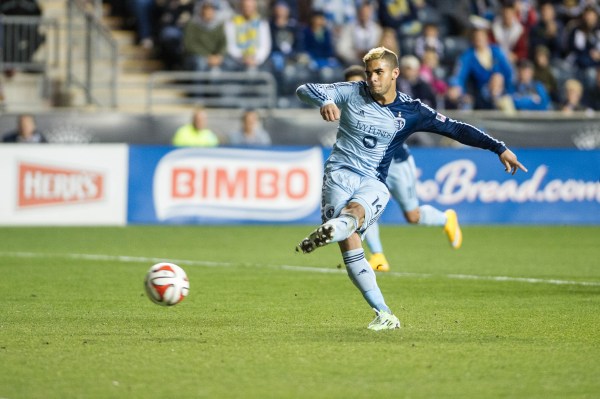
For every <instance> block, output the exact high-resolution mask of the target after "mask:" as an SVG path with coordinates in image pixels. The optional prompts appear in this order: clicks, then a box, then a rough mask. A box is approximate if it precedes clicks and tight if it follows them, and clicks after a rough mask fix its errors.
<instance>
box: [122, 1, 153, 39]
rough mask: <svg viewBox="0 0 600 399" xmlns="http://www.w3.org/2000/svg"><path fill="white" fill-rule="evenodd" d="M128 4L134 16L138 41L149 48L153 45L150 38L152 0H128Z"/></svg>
mask: <svg viewBox="0 0 600 399" xmlns="http://www.w3.org/2000/svg"><path fill="white" fill-rule="evenodd" d="M128 4H129V8H130V10H131V14H132V15H133V16H134V18H135V26H136V32H137V39H138V42H139V43H140V45H141V46H142V47H143V48H145V49H148V50H149V49H151V48H152V47H154V41H153V40H152V24H153V15H154V5H155V4H154V0H128Z"/></svg>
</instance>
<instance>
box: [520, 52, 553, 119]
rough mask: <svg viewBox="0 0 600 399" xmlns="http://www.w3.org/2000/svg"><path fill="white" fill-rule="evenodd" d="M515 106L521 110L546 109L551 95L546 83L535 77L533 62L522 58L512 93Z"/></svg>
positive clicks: (548, 106)
mask: <svg viewBox="0 0 600 399" xmlns="http://www.w3.org/2000/svg"><path fill="white" fill-rule="evenodd" d="M512 98H513V102H514V103H515V108H516V109H517V110H519V111H546V110H548V109H549V108H550V97H549V96H548V92H547V91H546V88H545V87H544V85H543V84H542V83H541V82H539V81H537V80H534V79H533V63H532V62H531V61H529V60H521V61H519V63H518V65H517V83H516V84H515V90H514V92H513V93H512Z"/></svg>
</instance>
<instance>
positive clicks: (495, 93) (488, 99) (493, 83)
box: [480, 72, 515, 114]
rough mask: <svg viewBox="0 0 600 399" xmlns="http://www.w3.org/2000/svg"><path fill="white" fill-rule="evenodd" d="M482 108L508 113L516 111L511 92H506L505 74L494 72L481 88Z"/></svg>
mask: <svg viewBox="0 0 600 399" xmlns="http://www.w3.org/2000/svg"><path fill="white" fill-rule="evenodd" d="M481 97H482V100H483V101H482V105H481V107H480V108H481V109H490V110H499V111H503V112H504V113H507V114H512V113H514V111H515V104H514V102H513V99H512V97H511V96H510V94H508V93H507V92H506V85H505V83H504V75H502V74H501V73H498V72H496V73H493V74H492V76H491V77H490V80H489V81H488V84H487V85H485V86H484V87H483V89H482V90H481Z"/></svg>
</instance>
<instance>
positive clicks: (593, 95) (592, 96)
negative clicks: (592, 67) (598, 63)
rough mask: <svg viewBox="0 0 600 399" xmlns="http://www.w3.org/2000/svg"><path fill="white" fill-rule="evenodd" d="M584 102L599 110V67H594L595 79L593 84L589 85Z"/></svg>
mask: <svg viewBox="0 0 600 399" xmlns="http://www.w3.org/2000/svg"><path fill="white" fill-rule="evenodd" d="M585 97H586V98H585V104H586V105H587V106H588V107H589V108H591V109H593V110H595V111H600V67H599V68H596V79H595V80H594V85H593V86H591V87H589V88H588V90H587V93H586V96H585Z"/></svg>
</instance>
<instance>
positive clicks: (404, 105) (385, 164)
mask: <svg viewBox="0 0 600 399" xmlns="http://www.w3.org/2000/svg"><path fill="white" fill-rule="evenodd" d="M296 94H297V95H298V97H299V98H300V99H301V100H302V101H303V102H305V103H307V104H311V105H315V106H317V107H319V108H320V107H322V106H324V105H326V104H331V103H335V105H336V106H337V107H338V108H339V109H340V111H341V116H340V121H339V127H338V133H337V138H336V142H335V144H334V146H333V150H332V152H331V155H330V157H329V158H328V159H327V162H326V163H325V170H326V171H327V170H330V171H331V170H337V169H349V170H351V171H352V172H354V173H356V174H358V175H360V176H365V177H371V178H375V179H378V180H379V181H381V182H384V183H385V180H386V177H387V173H388V169H389V165H390V162H391V161H392V159H393V158H394V154H395V153H396V152H397V151H402V148H403V144H404V142H405V141H406V139H407V138H408V137H409V136H410V135H411V134H413V133H415V132H419V131H424V132H432V133H437V134H441V135H443V136H446V137H450V138H452V139H454V140H457V141H459V142H461V143H463V144H466V145H470V146H473V147H479V148H482V149H486V150H490V151H493V152H495V153H496V154H501V153H502V152H504V151H505V150H506V147H505V146H504V143H503V142H501V141H498V140H496V139H494V138H492V137H490V136H489V135H487V134H485V133H484V132H482V131H481V130H479V129H477V128H475V127H473V126H471V125H469V124H466V123H462V122H458V121H455V120H454V119H451V118H447V117H445V116H444V115H442V114H440V113H438V112H436V111H434V110H433V109H431V108H430V107H429V106H427V105H425V104H423V103H422V102H421V101H419V100H414V99H412V98H411V97H410V96H408V95H406V94H404V93H402V92H399V91H398V92H397V96H396V99H395V100H394V101H393V102H392V103H391V104H387V105H381V104H379V103H378V102H376V101H375V99H374V98H373V96H372V95H371V93H370V91H369V88H368V86H367V83H366V82H364V81H361V82H340V83H333V84H316V83H307V84H304V85H302V86H300V87H299V88H298V89H297V90H296Z"/></svg>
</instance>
